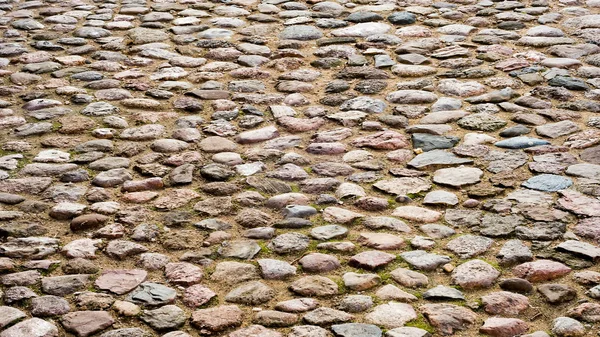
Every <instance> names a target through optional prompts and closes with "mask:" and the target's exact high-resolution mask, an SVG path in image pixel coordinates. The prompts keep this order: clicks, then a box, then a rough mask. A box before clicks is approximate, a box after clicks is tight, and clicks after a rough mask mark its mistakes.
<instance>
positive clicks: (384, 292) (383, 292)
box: [375, 284, 417, 302]
mask: <svg viewBox="0 0 600 337" xmlns="http://www.w3.org/2000/svg"><path fill="white" fill-rule="evenodd" d="M375 296H377V297H378V298H379V299H381V300H385V301H390V300H391V301H398V302H414V301H416V300H417V297H416V296H415V295H413V294H411V293H408V292H406V291H404V290H402V289H400V288H398V287H396V286H394V285H391V284H386V285H384V286H383V287H381V288H379V289H378V290H377V291H376V292H375Z"/></svg>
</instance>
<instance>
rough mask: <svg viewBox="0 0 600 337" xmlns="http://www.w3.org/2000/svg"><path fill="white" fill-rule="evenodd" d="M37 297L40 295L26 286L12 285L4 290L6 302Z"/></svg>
mask: <svg viewBox="0 0 600 337" xmlns="http://www.w3.org/2000/svg"><path fill="white" fill-rule="evenodd" d="M36 297H38V295H37V294H36V293H35V292H34V291H32V290H31V289H29V288H27V287H24V286H16V287H10V288H8V289H6V291H5V292H4V302H5V303H6V304H11V303H15V302H18V301H22V300H26V299H32V298H36Z"/></svg>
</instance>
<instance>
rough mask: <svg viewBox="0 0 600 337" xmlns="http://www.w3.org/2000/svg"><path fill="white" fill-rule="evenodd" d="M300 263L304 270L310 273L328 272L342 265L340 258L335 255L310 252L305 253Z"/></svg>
mask: <svg viewBox="0 0 600 337" xmlns="http://www.w3.org/2000/svg"><path fill="white" fill-rule="evenodd" d="M298 263H299V264H300V265H301V266H302V270H303V271H307V272H309V273H327V272H330V271H332V270H335V269H338V268H340V267H341V264H340V262H339V261H338V259H337V258H336V257H335V256H333V255H328V254H322V253H310V254H308V255H304V256H303V257H302V258H301V259H300V260H298Z"/></svg>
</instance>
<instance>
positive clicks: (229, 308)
mask: <svg viewBox="0 0 600 337" xmlns="http://www.w3.org/2000/svg"><path fill="white" fill-rule="evenodd" d="M243 317H244V312H243V311H242V310H241V309H240V308H239V307H238V306H237V305H221V306H217V307H213V308H208V309H200V310H196V311H194V312H193V313H192V319H191V325H192V326H194V327H195V328H197V329H200V330H201V331H206V332H207V333H211V334H212V333H218V332H221V331H224V330H227V329H229V328H232V327H237V326H240V325H241V324H242V320H243Z"/></svg>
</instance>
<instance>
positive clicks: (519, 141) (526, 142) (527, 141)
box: [494, 130, 550, 149]
mask: <svg viewBox="0 0 600 337" xmlns="http://www.w3.org/2000/svg"><path fill="white" fill-rule="evenodd" d="M505 131H506V130H505ZM500 135H501V136H502V133H501V134H500ZM548 144H550V142H548V141H546V140H543V139H537V138H531V137H514V138H510V139H505V140H501V141H499V142H496V143H494V145H495V146H497V147H501V148H505V149H525V148H529V147H534V146H540V145H548Z"/></svg>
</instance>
